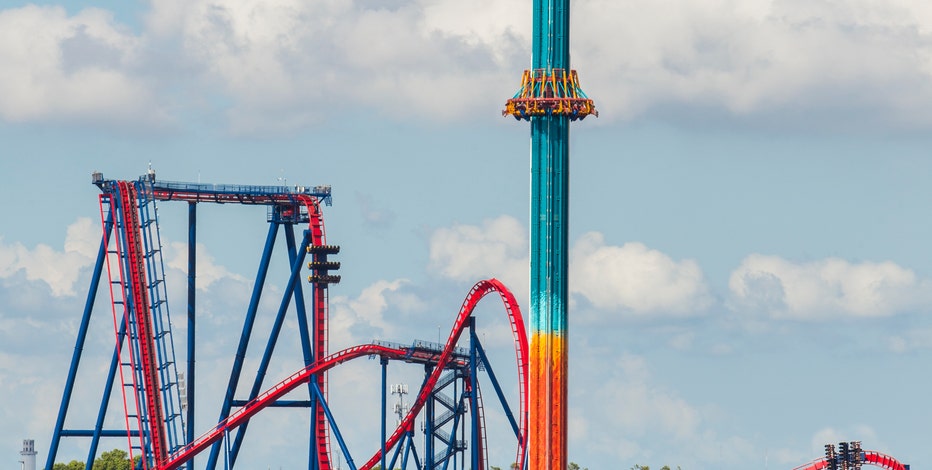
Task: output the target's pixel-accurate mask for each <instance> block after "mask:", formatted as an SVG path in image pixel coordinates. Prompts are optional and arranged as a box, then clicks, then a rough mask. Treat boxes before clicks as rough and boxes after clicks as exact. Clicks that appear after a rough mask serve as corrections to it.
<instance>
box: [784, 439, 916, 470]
mask: <svg viewBox="0 0 932 470" xmlns="http://www.w3.org/2000/svg"><path fill="white" fill-rule="evenodd" d="M864 465H868V466H872V467H878V468H883V469H886V470H909V465H907V464H904V463H901V462H900V461H898V460H896V459H895V458H893V457H890V456H889V455H886V454H882V453H880V452H877V451H873V450H863V449H861V442H860V441H852V442H840V443H838V447H837V448H836V447H835V445H834V444H826V445H825V457H821V458H818V459H816V460H813V461H812V462H809V463H807V464H805V465H801V466H799V467H796V468H794V469H793V470H860V469H861V467H862V466H864Z"/></svg>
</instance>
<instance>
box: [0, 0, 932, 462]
mask: <svg viewBox="0 0 932 470" xmlns="http://www.w3.org/2000/svg"><path fill="white" fill-rule="evenodd" d="M572 6H573V22H572V44H573V47H572V54H573V59H572V60H573V66H574V68H576V69H578V70H579V73H580V79H581V81H582V84H583V87H584V89H585V90H586V92H587V93H588V94H589V95H590V96H592V97H593V98H595V100H596V104H597V107H598V108H599V110H600V113H601V116H600V117H599V118H598V119H587V120H585V122H581V123H576V124H574V127H573V130H572V139H573V140H572V144H571V145H572V146H571V155H572V184H571V228H570V237H571V253H570V256H571V279H570V290H571V304H572V306H571V311H570V316H571V317H570V318H571V320H570V331H571V333H570V345H571V359H570V367H571V391H570V410H571V412H570V413H571V414H570V421H571V433H570V450H569V452H570V456H571V457H570V458H571V460H574V461H577V462H579V463H580V464H581V465H582V466H584V467H589V468H593V469H595V468H615V467H617V468H630V467H631V466H632V465H634V464H649V465H653V466H658V467H659V466H661V465H664V464H670V465H680V466H682V467H683V468H684V469H724V470H730V469H739V468H741V469H746V468H764V469H768V468H772V469H791V468H793V467H796V466H797V465H801V464H803V463H805V462H807V461H809V460H811V459H813V458H815V457H818V456H819V455H820V454H821V452H822V450H821V447H822V445H823V444H825V443H829V442H838V441H840V440H862V441H863V442H864V447H865V448H868V449H874V450H878V451H881V452H884V453H888V454H890V455H893V456H895V457H897V458H899V459H900V460H902V461H904V462H906V463H910V464H912V465H914V467H913V468H921V467H923V466H929V465H932V451H930V450H929V447H928V445H927V441H928V439H927V437H928V436H927V429H928V426H927V423H928V422H930V420H932V410H930V409H929V408H928V407H927V406H925V403H926V401H927V399H926V397H928V395H929V394H930V392H932V382H930V381H929V380H928V379H927V378H925V375H927V374H923V370H924V369H923V367H924V366H925V365H926V364H927V363H928V361H929V359H930V358H932V319H930V317H929V315H930V313H932V250H929V249H928V245H929V242H928V241H929V240H930V239H932V223H930V222H929V220H930V218H929V217H928V216H927V212H928V210H927V208H928V206H929V201H932V186H930V185H929V184H928V178H929V176H930V175H932V159H930V158H929V156H928V149H929V148H930V144H932V138H930V137H929V135H930V134H929V131H930V129H932V112H930V110H932V87H930V85H929V84H930V83H932V80H930V78H932V48H930V46H929V44H930V42H929V38H930V34H932V7H930V6H928V5H926V4H925V3H924V2H919V1H915V0H897V1H889V0H886V1H880V0H859V1H852V2H843V3H838V2H827V1H812V0H809V1H796V0H753V1H744V2H740V3H738V2H732V1H726V0H671V1H669V2H664V3H663V4H660V3H657V2H651V1H647V0H631V1H609V0H576V1H574V2H573V4H572ZM529 51H530V2H529V1H526V0H520V1H519V0H495V1H493V0H477V1H474V2H450V1H441V0H396V1H386V2H376V1H369V0H366V1H363V0H354V1H316V2H300V1H297V0H268V1H257V0H253V1H247V0H239V1H233V0H228V1H227V0H196V1H178V0H150V1H136V2H67V3H65V2H38V3H31V4H26V3H22V2H9V1H0V141H2V142H3V146H2V150H0V152H2V158H0V175H3V177H4V184H3V185H0V197H2V198H3V200H4V201H5V203H4V204H3V205H2V209H0V211H2V213H0V214H2V217H0V221H2V222H0V398H2V399H3V402H4V403H6V404H7V406H4V407H3V408H2V409H0V442H4V443H6V444H4V445H3V446H2V447H0V448H2V449H6V450H5V451H4V452H5V455H7V457H6V458H7V460H8V464H9V465H15V464H16V463H17V460H19V455H18V451H19V450H20V444H21V442H20V440H21V439H23V438H33V439H35V440H36V448H37V450H38V451H39V452H40V455H39V461H40V462H44V461H45V458H44V457H45V454H43V452H44V451H45V450H47V449H48V441H49V439H50V437H51V429H52V426H53V424H54V415H55V413H56V412H57V408H58V403H59V400H60V397H61V387H62V384H63V383H64V379H65V375H66V372H67V369H66V364H67V361H68V360H70V357H71V351H72V348H73V338H74V333H75V328H76V325H77V323H78V321H79V317H80V313H81V307H82V306H83V303H84V300H85V297H86V290H87V286H88V285H89V277H90V274H91V273H90V270H91V259H90V256H91V255H92V254H93V253H94V252H95V250H96V242H95V237H96V236H98V233H97V230H99V229H98V224H99V209H98V206H97V201H96V195H97V189H96V188H95V187H94V186H92V185H91V184H90V174H91V172H92V171H95V170H97V171H102V172H103V173H104V174H105V176H107V177H108V178H125V179H132V178H135V177H137V176H138V175H141V174H143V173H144V172H145V171H146V168H147V166H148V164H149V163H150V162H151V164H152V166H153V168H154V169H155V170H156V172H157V174H158V177H159V178H160V179H165V180H174V181H203V182H216V183H245V184H276V183H278V182H280V181H283V180H284V181H286V182H287V184H303V185H317V184H330V185H332V186H333V194H334V203H333V206H332V207H327V208H326V212H325V217H326V223H327V235H328V240H329V241H330V242H332V243H335V244H339V245H341V246H342V247H343V251H342V253H341V254H340V259H341V261H342V262H343V266H344V269H343V272H342V274H343V279H344V281H343V283H341V284H340V285H339V286H336V287H334V288H333V289H332V293H331V295H332V312H333V315H332V326H333V331H332V336H331V345H332V348H331V349H333V350H335V349H337V348H340V347H345V346H350V345H352V344H357V343H361V342H366V341H369V340H371V339H373V338H379V339H386V340H394V341H402V342H406V341H409V340H412V339H415V338H426V339H432V338H435V337H436V335H437V330H438V327H439V328H441V329H446V328H448V325H449V324H450V322H452V319H453V317H454V313H455V311H456V309H457V308H458V307H459V305H460V302H461V301H462V298H463V296H464V295H465V294H466V292H467V291H468V290H469V288H470V287H471V286H472V284H473V283H475V282H476V281H477V280H479V279H482V278H486V277H491V276H494V277H498V278H500V279H502V280H504V281H505V282H506V284H508V285H509V286H511V287H512V289H513V290H514V291H515V293H516V294H517V296H518V298H519V300H521V302H522V303H523V304H526V300H525V298H526V296H527V289H528V288H527V218H528V213H527V212H528V206H529V204H528V180H529V174H528V173H529V168H528V161H529V160H528V153H529V150H528V142H529V129H528V128H527V126H526V125H525V124H524V123H520V124H519V123H516V122H514V121H513V120H511V119H504V118H502V117H500V114H499V111H500V109H501V107H502V106H503V104H504V101H505V100H506V99H507V98H509V97H510V96H511V95H512V94H513V93H514V91H515V90H516V87H517V85H518V82H519V79H520V74H521V71H522V70H523V69H524V68H526V67H527V66H528V64H529V63H530V61H529V59H530V57H529V54H530V53H529ZM160 213H161V226H162V234H163V239H164V240H165V242H166V245H167V246H168V248H167V249H166V261H167V262H168V265H169V271H168V276H169V284H170V286H171V289H172V290H171V291H170V292H169V296H170V299H171V302H172V303H171V305H172V308H173V312H174V315H175V316H177V318H176V320H175V323H176V328H178V333H176V334H178V335H179V338H180V337H183V333H184V325H177V324H178V323H182V322H181V321H180V318H181V317H180V316H181V313H182V312H184V303H183V300H184V270H183V268H184V262H183V250H182V245H180V244H181V243H183V242H184V241H185V239H186V226H185V224H186V218H185V217H186V214H185V207H183V205H182V206H173V205H171V204H163V205H162V206H161V207H160ZM199 222H200V223H199V227H198V230H199V231H198V236H199V242H200V243H201V244H202V245H201V246H200V248H199V260H200V261H201V263H202V265H201V268H200V274H201V278H200V280H201V285H200V286H199V288H200V291H199V294H198V299H199V302H200V308H201V310H200V312H199V319H200V320H199V321H200V323H199V325H203V326H202V327H201V328H202V329H201V330H199V331H200V333H199V334H200V335H201V336H200V338H203V339H202V341H203V342H201V343H199V344H201V345H202V346H200V347H201V348H202V349H199V359H198V361H199V362H198V363H199V364H201V365H203V366H204V367H205V369H204V370H207V371H210V372H205V373H204V374H203V375H202V376H201V377H199V379H198V380H199V382H198V390H199V393H201V394H202V395H201V396H202V397H204V400H205V402H202V403H200V404H199V407H200V412H199V417H198V421H199V424H198V426H196V427H197V429H198V433H199V432H200V430H202V429H207V428H208V427H209V424H208V423H210V421H211V420H213V419H215V418H216V414H217V412H218V409H219V398H218V399H217V400H211V398H210V397H211V396H214V397H219V394H220V393H222V387H223V385H224V384H225V382H226V378H225V376H226V374H227V371H228V370H229V367H230V362H231V361H232V355H233V350H234V347H235V342H236V337H237V335H238V333H239V331H240V329H241V327H242V315H243V312H244V311H245V307H246V301H247V299H246V296H248V294H245V293H248V292H249V289H250V283H251V280H252V278H253V276H254V274H255V270H256V264H257V261H258V258H259V255H260V251H261V246H262V243H263V240H264V237H265V233H266V231H267V224H266V223H265V213H264V211H262V210H259V209H249V208H243V207H234V206H222V207H211V206H202V207H201V208H200V209H199ZM283 258H284V254H279V256H278V259H283ZM274 268H277V269H278V271H277V272H279V273H280V272H281V269H282V266H281V265H280V264H276V266H275V267H274ZM273 272H274V271H273ZM282 276H283V275H280V276H279V277H278V278H277V279H278V284H277V285H278V286H281V285H282V282H281V277H282ZM274 282H276V281H273V284H274ZM277 288H278V289H280V287H277ZM275 292H279V294H280V290H279V291H274V289H273V291H272V293H271V294H269V295H268V296H266V298H265V299H264V301H263V308H264V309H266V310H264V311H267V312H268V311H274V309H275V308H276V306H277V299H275ZM101 298H102V299H103V298H104V297H101ZM103 304H104V303H99V305H103ZM480 315H482V318H483V319H485V318H488V320H483V321H487V327H485V328H484V329H483V332H484V333H483V334H484V335H486V338H487V343H488V344H489V345H490V349H493V350H494V351H496V352H495V354H496V357H497V358H500V359H499V361H498V363H501V364H503V366H502V367H503V368H504V369H505V370H509V369H508V368H509V367H513V366H512V365H510V363H509V361H510V360H511V357H512V356H510V354H511V353H509V352H508V331H507V327H506V326H505V325H504V323H503V318H502V317H503V316H502V315H501V312H499V311H498V310H497V309H496V305H494V303H493V304H492V305H491V306H488V307H485V308H483V311H482V312H480ZM269 321H270V320H267V319H262V320H260V321H259V325H258V326H257V331H259V332H262V331H265V330H263V329H262V328H263V327H266V328H267V327H268V324H269ZM108 322H109V320H108V319H107V318H106V316H105V315H104V316H102V318H100V319H99V321H98V322H97V323H96V324H95V326H96V328H95V330H94V331H95V336H94V339H93V340H92V341H91V344H90V345H89V346H88V348H87V351H86V353H85V364H90V374H89V377H88V378H85V379H83V380H82V382H80V383H79V388H78V391H77V393H78V396H79V397H80V399H82V400H86V401H88V402H89V403H92V405H91V406H89V407H88V409H87V410H85V409H80V408H79V409H78V411H74V414H75V416H74V418H75V419H76V420H78V419H80V418H81V417H82V416H85V415H87V414H88V413H91V411H90V409H92V408H93V409H96V402H95V401H94V400H97V398H96V397H97V396H98V395H99V387H100V385H99V384H98V381H97V380H96V379H95V378H94V376H93V372H94V371H95V370H97V372H99V369H101V368H103V367H105V366H106V363H107V361H108V358H107V357H106V356H107V346H108V344H109V343H108V341H112V339H111V336H110V335H112V327H111V325H110V324H109V323H108ZM484 325H485V324H484ZM257 334H259V335H260V336H261V333H257ZM179 347H180V348H183V346H179ZM254 349H257V347H256V348H254ZM254 349H253V351H254ZM278 353H279V354H278V355H277V358H278V362H276V364H275V365H274V366H273V369H274V370H273V372H270V375H272V376H274V377H277V378H281V377H285V376H287V375H289V374H290V373H291V372H293V371H294V370H296V369H297V368H298V367H299V362H300V360H299V357H300V356H299V354H298V353H297V352H296V349H295V343H294V339H292V340H291V342H288V341H286V344H284V345H283V346H282V347H281V348H280V349H279V350H278ZM253 360H254V359H253ZM393 374H398V375H397V376H394V377H398V380H405V381H408V382H409V383H411V384H414V383H417V381H418V380H419V379H418V373H417V372H411V371H404V370H399V371H396V372H393ZM377 380H378V369H377V366H375V365H373V364H372V363H366V362H362V363H359V364H352V365H348V366H346V367H344V368H341V370H340V371H339V373H334V374H333V375H332V385H331V386H332V387H334V388H333V389H339V390H341V396H342V395H344V394H345V395H346V396H345V399H344V401H341V402H339V403H335V404H334V406H335V410H336V411H340V412H342V413H343V414H342V415H340V416H343V418H342V420H341V421H344V422H346V423H347V424H346V425H344V426H346V427H348V428H353V429H354V430H353V431H352V432H349V433H348V439H349V440H350V441H351V444H353V445H354V447H355V448H357V449H360V450H358V452H357V454H358V457H357V460H359V459H365V458H367V457H368V454H369V452H370V450H371V449H372V448H373V446H374V445H375V444H373V442H374V439H376V438H377V434H373V432H371V428H374V427H375V426H376V424H375V423H376V421H377V418H375V416H376V414H374V413H377V408H374V406H375V405H374V404H375V402H374V401H373V400H375V395H374V394H373V393H374V392H373V390H372V389H374V388H375V387H376V386H377V383H378V382H377ZM358 383H371V384H372V389H368V388H366V389H364V390H360V389H359V388H360V387H355V386H353V385H352V384H358ZM341 384H343V385H344V386H343V388H340V385H341ZM333 389H332V390H333ZM211 393H213V394H214V395H211ZM364 405H365V406H364ZM369 405H371V406H373V408H371V409H369V408H367V407H366V406H369ZM303 419H304V418H301V417H299V416H292V415H287V414H283V413H279V414H274V415H273V414H269V415H268V416H263V417H262V418H260V419H258V420H256V423H255V427H252V428H251V432H257V433H269V435H271V436H274V437H270V438H269V439H268V440H264V441H260V443H259V444H255V445H254V447H252V448H250V453H249V459H250V460H249V461H248V462H244V463H243V465H244V466H247V467H250V468H252V467H261V466H270V467H275V466H281V467H283V468H292V467H295V466H298V465H300V455H303V449H304V448H305V447H304V443H303V442H302V440H301V437H299V436H300V434H301V433H300V432H291V431H294V430H298V431H300V430H301V429H303V427H304V426H305V424H304V423H303V421H302V420H303ZM490 419H492V420H495V419H497V418H495V417H494V416H493V417H491V418H490ZM493 422H494V421H493ZM350 423H352V424H350ZM281 429H287V430H289V432H284V433H282V432H281ZM81 444H82V443H81V442H75V443H68V444H66V445H64V446H63V447H62V449H61V450H60V454H59V455H60V460H70V459H73V458H74V459H83V453H82V452H81V448H82V447H81ZM118 445H119V443H114V444H113V447H116V446H118ZM293 449H302V451H301V452H299V453H298V455H297V456H296V455H293V454H294V452H293ZM492 452H493V453H492V456H491V458H492V463H493V464H497V465H500V466H502V467H506V466H507V465H508V464H509V463H510V460H509V459H510V458H511V457H510V453H511V451H510V450H508V449H493V451H492ZM296 459H297V460H296Z"/></svg>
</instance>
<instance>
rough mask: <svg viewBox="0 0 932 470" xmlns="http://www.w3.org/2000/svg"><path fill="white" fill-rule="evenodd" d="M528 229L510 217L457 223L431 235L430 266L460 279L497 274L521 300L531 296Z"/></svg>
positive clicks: (475, 278) (446, 275) (448, 276)
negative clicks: (529, 292)
mask: <svg viewBox="0 0 932 470" xmlns="http://www.w3.org/2000/svg"><path fill="white" fill-rule="evenodd" d="M527 239H528V237H527V229H525V227H524V226H523V225H522V224H521V223H520V222H518V220H517V219H515V218H514V217H510V216H505V215H503V216H500V217H498V218H495V219H491V220H485V221H483V222H482V225H480V226H476V225H461V224H457V225H454V226H452V227H449V228H440V229H437V230H436V231H434V233H433V234H432V235H431V237H430V269H431V270H433V271H436V272H439V273H440V274H441V275H442V276H444V277H447V278H450V279H454V280H457V281H478V280H480V279H487V278H490V277H495V278H498V279H499V280H501V281H502V282H503V283H505V285H506V286H507V287H508V288H509V289H511V290H512V292H514V294H515V296H516V297H517V298H519V299H526V298H527V295H528V276H529V273H528V248H527Z"/></svg>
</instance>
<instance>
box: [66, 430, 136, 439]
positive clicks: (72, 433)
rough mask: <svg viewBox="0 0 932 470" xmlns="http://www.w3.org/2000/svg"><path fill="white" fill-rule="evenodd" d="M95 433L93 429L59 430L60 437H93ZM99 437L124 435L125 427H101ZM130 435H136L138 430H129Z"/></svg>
mask: <svg viewBox="0 0 932 470" xmlns="http://www.w3.org/2000/svg"><path fill="white" fill-rule="evenodd" d="M95 433H97V432H96V431H94V430H93V429H65V430H63V431H62V432H61V435H62V437H94V434H95ZM97 434H100V437H123V438H125V437H126V430H125V429H102V430H101V431H100V432H99V433H97ZM129 434H130V436H132V437H138V436H139V431H130V432H129Z"/></svg>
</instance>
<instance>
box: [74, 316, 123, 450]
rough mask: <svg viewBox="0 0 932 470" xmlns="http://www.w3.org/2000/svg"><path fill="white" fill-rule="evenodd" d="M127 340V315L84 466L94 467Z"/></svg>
mask: <svg viewBox="0 0 932 470" xmlns="http://www.w3.org/2000/svg"><path fill="white" fill-rule="evenodd" d="M125 340H126V317H125V316H124V317H123V320H122V321H120V329H119V330H118V332H117V340H116V346H114V349H113V357H112V358H111V359H110V370H109V371H108V372H107V380H106V381H105V382H104V391H103V394H102V396H101V399H100V408H98V410H97V423H96V424H94V435H93V436H92V437H91V445H90V446H89V447H88V450H87V460H86V461H85V463H84V468H93V466H94V459H95V458H96V456H97V446H98V445H99V444H100V438H101V437H102V436H103V427H104V418H106V416H107V407H108V406H109V404H110V395H111V393H112V392H113V382H114V381H115V380H116V372H117V366H119V365H120V351H121V350H122V349H123V342H124V341H125Z"/></svg>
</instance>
